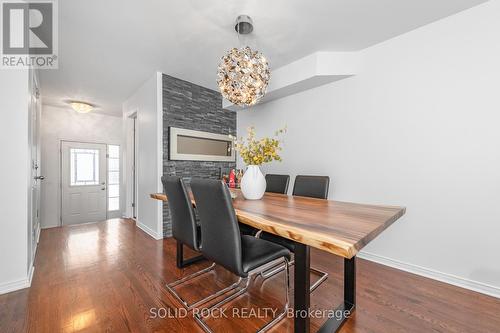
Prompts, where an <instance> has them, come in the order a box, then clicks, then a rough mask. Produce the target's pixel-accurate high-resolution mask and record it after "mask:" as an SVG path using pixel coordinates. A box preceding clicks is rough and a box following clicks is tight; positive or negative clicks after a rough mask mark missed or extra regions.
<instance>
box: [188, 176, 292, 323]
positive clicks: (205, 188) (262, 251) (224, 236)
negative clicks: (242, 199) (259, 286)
mask: <svg viewBox="0 0 500 333" xmlns="http://www.w3.org/2000/svg"><path fill="white" fill-rule="evenodd" d="M191 189H192V191H193V195H194V199H195V201H196V207H197V211H198V214H199V217H200V222H201V242H202V247H201V251H202V253H203V255H204V256H205V257H206V258H209V259H210V260H213V261H214V262H215V263H216V264H217V265H220V266H222V267H224V268H225V269H227V270H228V271H230V272H231V273H233V274H235V275H236V276H238V281H237V282H236V283H238V284H243V287H242V288H240V289H239V290H238V291H236V292H234V293H232V294H231V295H229V296H227V297H226V298H225V299H222V300H221V301H219V302H218V303H216V304H214V305H212V306H210V307H209V308H206V309H204V311H207V312H206V313H211V312H212V310H214V309H218V308H220V307H221V306H223V305H224V304H226V303H228V302H230V301H231V300H233V299H235V298H236V297H239V296H240V295H242V294H244V293H245V292H246V291H247V290H248V287H249V285H250V281H251V277H253V276H256V275H257V274H260V273H261V272H262V271H264V270H266V269H269V268H270V267H273V266H275V265H276V262H277V261H279V262H280V265H284V266H285V267H286V268H287V269H286V271H285V293H286V295H285V306H284V309H283V311H282V312H281V313H280V314H279V315H277V316H276V317H275V318H274V319H273V320H272V321H270V322H269V323H267V324H266V325H265V326H264V327H262V328H261V329H260V330H259V331H258V332H260V331H265V330H267V329H269V328H270V327H272V326H273V325H274V324H276V323H277V322H278V321H280V320H281V319H282V318H283V317H284V316H285V315H286V313H287V310H288V303H289V302H288V289H289V272H288V261H289V259H290V251H288V250H287V249H286V248H285V247H283V246H280V245H278V244H275V243H272V242H268V241H266V240H263V239H259V238H255V237H252V236H249V235H241V233H240V230H239V226H238V220H237V218H236V212H235V211H234V207H233V203H232V199H231V195H230V193H229V189H228V188H227V186H226V185H224V183H222V182H221V181H217V180H209V179H193V180H192V181H191ZM194 317H195V319H196V321H197V322H198V323H199V324H200V325H201V326H202V328H203V329H204V330H205V331H207V332H211V329H210V327H208V325H207V324H206V323H205V321H204V320H203V317H202V316H201V315H200V313H195V314H194Z"/></svg>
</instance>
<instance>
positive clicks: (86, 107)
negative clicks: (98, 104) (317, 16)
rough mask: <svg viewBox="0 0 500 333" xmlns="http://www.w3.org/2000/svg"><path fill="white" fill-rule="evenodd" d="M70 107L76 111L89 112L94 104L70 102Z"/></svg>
mask: <svg viewBox="0 0 500 333" xmlns="http://www.w3.org/2000/svg"><path fill="white" fill-rule="evenodd" d="M69 104H71V107H72V108H73V110H75V111H76V112H78V113H89V112H91V111H92V110H94V106H93V105H91V104H89V103H84V102H70V103H69Z"/></svg>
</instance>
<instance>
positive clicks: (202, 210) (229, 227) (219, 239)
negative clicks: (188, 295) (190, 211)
mask: <svg viewBox="0 0 500 333" xmlns="http://www.w3.org/2000/svg"><path fill="white" fill-rule="evenodd" d="M191 190H192V191H193V196H194V200H195V201H196V209H197V211H198V216H199V218H200V222H201V244H202V247H201V253H202V254H203V256H204V257H206V258H208V259H210V260H213V261H214V262H215V263H216V264H218V265H221V266H223V267H224V268H226V269H227V270H229V271H231V272H233V273H234V274H236V275H239V276H244V274H245V273H244V272H243V265H242V252H241V235H240V229H239V227H238V219H237V218H236V212H235V211H234V207H233V202H232V199H231V194H230V193H229V189H228V188H227V186H226V185H225V184H224V183H223V182H222V181H220V180H212V179H192V180H191Z"/></svg>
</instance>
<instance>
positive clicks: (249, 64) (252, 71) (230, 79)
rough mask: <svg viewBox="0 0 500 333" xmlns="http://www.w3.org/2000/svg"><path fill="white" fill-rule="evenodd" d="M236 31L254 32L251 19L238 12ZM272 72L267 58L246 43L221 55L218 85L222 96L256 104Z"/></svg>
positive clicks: (239, 101)
mask: <svg viewBox="0 0 500 333" xmlns="http://www.w3.org/2000/svg"><path fill="white" fill-rule="evenodd" d="M234 28H235V30H236V32H237V33H238V36H239V35H246V34H249V33H251V32H252V31H253V23H252V19H251V18H250V17H249V16H247V15H240V16H238V18H237V19H236V23H235V27H234ZM270 77H271V72H270V71H269V65H268V63H267V59H266V58H265V57H264V56H263V55H262V53H260V52H259V51H254V50H252V49H251V48H250V47H249V46H246V47H242V48H239V49H238V48H232V49H231V50H229V51H228V52H227V53H226V54H225V55H224V56H223V57H222V58H221V62H220V63H219V67H218V71H217V85H218V86H219V89H220V92H221V94H222V96H223V97H224V98H225V99H227V100H228V101H230V102H231V103H233V104H236V105H240V106H250V105H255V104H256V103H257V102H258V101H259V100H260V99H261V98H262V97H264V95H265V94H266V89H267V85H268V84H269V78H270Z"/></svg>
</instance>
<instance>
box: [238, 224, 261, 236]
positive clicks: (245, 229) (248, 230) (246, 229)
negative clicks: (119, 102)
mask: <svg viewBox="0 0 500 333" xmlns="http://www.w3.org/2000/svg"><path fill="white" fill-rule="evenodd" d="M238 226H239V227H240V232H241V233H242V234H243V235H250V236H255V234H256V233H257V231H259V229H257V228H254V227H252V226H249V225H248V224H244V223H239V222H238Z"/></svg>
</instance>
